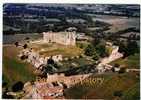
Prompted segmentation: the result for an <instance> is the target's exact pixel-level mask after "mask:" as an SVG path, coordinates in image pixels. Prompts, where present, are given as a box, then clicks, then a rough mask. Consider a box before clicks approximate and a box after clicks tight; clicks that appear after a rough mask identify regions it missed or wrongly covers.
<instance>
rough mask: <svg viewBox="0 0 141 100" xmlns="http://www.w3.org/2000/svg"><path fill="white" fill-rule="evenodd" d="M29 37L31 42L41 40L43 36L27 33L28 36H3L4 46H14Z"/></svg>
mask: <svg viewBox="0 0 141 100" xmlns="http://www.w3.org/2000/svg"><path fill="white" fill-rule="evenodd" d="M27 37H29V38H30V39H31V40H34V39H39V38H41V37H42V34H38V33H29V34H28V33H26V34H14V35H3V44H12V43H15V42H17V41H18V42H23V41H25V38H27Z"/></svg>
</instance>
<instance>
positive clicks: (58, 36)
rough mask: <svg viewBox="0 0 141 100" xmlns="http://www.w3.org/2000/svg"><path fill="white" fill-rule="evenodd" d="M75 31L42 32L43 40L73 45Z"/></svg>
mask: <svg viewBox="0 0 141 100" xmlns="http://www.w3.org/2000/svg"><path fill="white" fill-rule="evenodd" d="M75 38H76V35H75V32H43V40H44V42H47V43H53V42H55V43H59V44H63V45H73V46H74V45H75V43H76V39H75Z"/></svg>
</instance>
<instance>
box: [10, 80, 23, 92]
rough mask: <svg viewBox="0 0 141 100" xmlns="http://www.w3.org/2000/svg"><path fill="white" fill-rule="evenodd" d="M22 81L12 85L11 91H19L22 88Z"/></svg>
mask: <svg viewBox="0 0 141 100" xmlns="http://www.w3.org/2000/svg"><path fill="white" fill-rule="evenodd" d="M23 86H24V84H23V82H21V81H19V82H16V83H15V84H14V85H13V86H12V91H13V92H18V91H21V90H22V89H23Z"/></svg>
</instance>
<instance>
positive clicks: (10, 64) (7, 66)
mask: <svg viewBox="0 0 141 100" xmlns="http://www.w3.org/2000/svg"><path fill="white" fill-rule="evenodd" d="M17 51H18V50H17V48H16V47H14V46H4V47H3V67H2V70H3V82H7V83H8V86H10V87H11V85H13V84H14V83H16V82H17V81H22V82H26V81H30V80H34V79H35V75H34V74H33V68H32V66H31V65H30V64H28V63H25V62H21V61H20V60H18V59H17V56H16V54H17Z"/></svg>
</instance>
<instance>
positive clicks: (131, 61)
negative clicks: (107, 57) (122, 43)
mask: <svg viewBox="0 0 141 100" xmlns="http://www.w3.org/2000/svg"><path fill="white" fill-rule="evenodd" d="M116 63H117V64H119V65H121V66H123V67H127V68H140V54H135V55H131V56H128V57H127V58H125V59H122V58H120V59H118V60H116V61H113V62H111V63H110V64H111V65H114V64H116Z"/></svg>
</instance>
